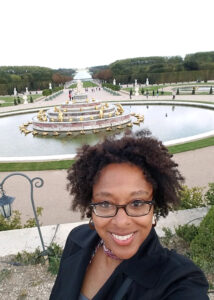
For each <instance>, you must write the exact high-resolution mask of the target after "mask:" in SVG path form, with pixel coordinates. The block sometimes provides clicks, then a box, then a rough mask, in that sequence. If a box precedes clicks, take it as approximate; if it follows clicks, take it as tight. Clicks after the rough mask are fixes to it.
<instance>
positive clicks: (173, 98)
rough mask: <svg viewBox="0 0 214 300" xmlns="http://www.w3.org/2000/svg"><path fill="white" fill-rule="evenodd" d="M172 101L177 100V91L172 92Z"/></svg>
mask: <svg viewBox="0 0 214 300" xmlns="http://www.w3.org/2000/svg"><path fill="white" fill-rule="evenodd" d="M172 100H175V91H173V92H172Z"/></svg>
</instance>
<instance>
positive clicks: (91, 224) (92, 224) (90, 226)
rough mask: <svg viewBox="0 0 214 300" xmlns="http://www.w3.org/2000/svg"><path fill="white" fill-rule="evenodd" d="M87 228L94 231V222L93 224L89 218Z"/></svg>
mask: <svg viewBox="0 0 214 300" xmlns="http://www.w3.org/2000/svg"><path fill="white" fill-rule="evenodd" d="M88 226H89V228H90V229H91V230H94V229H95V227H94V222H93V220H92V218H90V220H89V223H88Z"/></svg>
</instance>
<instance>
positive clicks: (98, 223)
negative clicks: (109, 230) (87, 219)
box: [92, 215, 111, 231]
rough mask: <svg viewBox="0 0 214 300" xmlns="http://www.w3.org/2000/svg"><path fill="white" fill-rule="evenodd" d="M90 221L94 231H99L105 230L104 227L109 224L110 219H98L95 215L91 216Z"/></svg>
mask: <svg viewBox="0 0 214 300" xmlns="http://www.w3.org/2000/svg"><path fill="white" fill-rule="evenodd" d="M92 219H93V222H94V226H95V228H96V231H100V230H102V229H105V227H106V226H107V225H108V224H109V223H110V219H111V218H100V217H97V216H95V215H92Z"/></svg>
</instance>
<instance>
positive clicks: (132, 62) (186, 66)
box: [92, 52, 214, 83]
mask: <svg viewBox="0 0 214 300" xmlns="http://www.w3.org/2000/svg"><path fill="white" fill-rule="evenodd" d="M92 71H93V78H96V79H101V80H103V81H107V82H111V81H112V80H113V78H115V79H116V80H117V82H120V83H133V82H134V80H135V79H136V78H137V79H138V82H139V83H145V81H146V78H149V81H150V83H164V82H167V83H170V82H184V81H196V80H200V81H202V80H203V81H207V80H210V79H214V52H200V53H195V54H188V55H186V56H185V58H184V59H183V58H182V57H180V56H172V57H162V56H156V57H139V58H132V59H125V60H118V61H116V62H114V63H112V64H110V65H109V66H102V68H101V69H98V67H94V70H93V69H92Z"/></svg>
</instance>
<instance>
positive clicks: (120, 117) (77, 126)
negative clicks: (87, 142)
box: [20, 80, 143, 136]
mask: <svg viewBox="0 0 214 300" xmlns="http://www.w3.org/2000/svg"><path fill="white" fill-rule="evenodd" d="M136 118H137V121H135V122H134V124H137V123H140V122H142V121H143V117H142V116H138V115H136ZM125 127H132V120H131V114H130V113H125V112H124V109H123V107H122V105H121V104H109V103H102V102H100V101H96V100H95V99H92V100H91V101H89V99H88V98H87V94H86V93H85V92H84V91H83V85H82V82H81V81H80V80H78V81H77V89H76V92H75V93H74V95H73V97H72V100H71V101H69V100H67V101H66V102H65V103H64V104H62V105H60V106H59V107H57V106H55V107H54V108H51V109H49V110H47V111H46V112H45V111H44V110H40V111H39V112H38V114H37V116H35V117H33V119H32V122H28V123H25V124H23V125H22V126H20V130H21V132H24V133H25V134H28V133H32V134H33V135H42V136H46V135H52V136H58V135H63V134H64V135H67V136H69V135H73V134H75V135H78V134H86V133H98V132H99V131H101V130H105V131H111V130H113V129H123V128H125Z"/></svg>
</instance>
